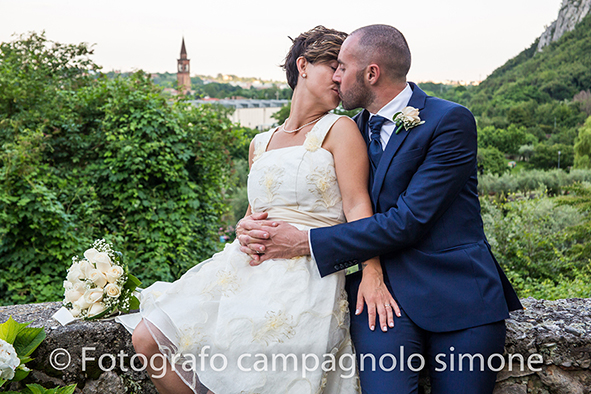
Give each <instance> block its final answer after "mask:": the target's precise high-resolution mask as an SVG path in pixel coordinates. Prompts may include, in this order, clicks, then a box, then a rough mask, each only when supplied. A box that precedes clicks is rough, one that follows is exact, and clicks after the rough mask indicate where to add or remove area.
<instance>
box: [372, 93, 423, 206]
mask: <svg viewBox="0 0 591 394" xmlns="http://www.w3.org/2000/svg"><path fill="white" fill-rule="evenodd" d="M409 85H410V87H411V89H412V90H413V93H412V96H411V98H410V101H409V102H408V106H410V107H415V108H417V109H418V110H419V111H420V110H422V109H423V108H424V107H425V99H426V98H427V95H426V94H425V92H423V91H422V90H421V89H419V87H418V86H417V85H415V84H414V83H412V82H409ZM412 132H415V131H414V130H413V129H410V130H408V131H407V130H405V129H404V128H402V130H400V132H398V134H392V135H391V136H390V140H389V141H388V145H386V149H385V150H384V154H383V156H382V158H381V159H380V164H379V165H378V168H377V169H376V172H375V174H374V176H373V183H372V185H373V186H372V188H371V199H372V201H373V202H374V204H375V206H376V207H377V205H378V197H379V195H380V191H381V190H382V185H383V184H384V180H385V179H386V174H387V172H388V168H389V167H390V163H391V162H392V160H393V159H394V156H396V153H397V152H398V151H399V149H400V146H401V145H402V143H403V142H404V140H405V139H406V137H407V136H408V134H409V133H412ZM365 134H367V133H365Z"/></svg>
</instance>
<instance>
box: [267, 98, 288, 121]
mask: <svg viewBox="0 0 591 394" xmlns="http://www.w3.org/2000/svg"><path fill="white" fill-rule="evenodd" d="M290 111H291V101H290V102H289V103H287V105H284V106H283V107H281V109H280V110H279V111H277V112H275V113H274V114H273V115H271V117H272V118H273V119H275V120H276V121H277V124H278V125H281V124H283V122H285V119H287V118H289V112H290Z"/></svg>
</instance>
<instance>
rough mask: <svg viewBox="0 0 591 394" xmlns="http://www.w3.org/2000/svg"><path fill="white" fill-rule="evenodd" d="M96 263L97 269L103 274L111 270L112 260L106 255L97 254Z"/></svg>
mask: <svg viewBox="0 0 591 394" xmlns="http://www.w3.org/2000/svg"><path fill="white" fill-rule="evenodd" d="M94 263H95V264H96V269H97V270H99V271H101V272H102V273H106V272H107V271H108V270H109V268H111V258H110V257H109V255H108V254H106V253H102V252H99V253H97V254H96V255H95V256H94Z"/></svg>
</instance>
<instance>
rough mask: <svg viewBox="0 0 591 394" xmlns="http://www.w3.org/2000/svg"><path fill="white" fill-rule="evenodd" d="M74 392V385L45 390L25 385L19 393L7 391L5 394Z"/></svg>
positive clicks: (65, 393)
mask: <svg viewBox="0 0 591 394" xmlns="http://www.w3.org/2000/svg"><path fill="white" fill-rule="evenodd" d="M74 391H76V385H75V384H72V385H70V386H67V387H55V388H52V389H46V388H45V387H43V386H41V385H39V384H27V387H26V388H24V389H22V390H21V391H7V392H6V394H73V393H74Z"/></svg>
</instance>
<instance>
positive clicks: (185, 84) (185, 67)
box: [176, 37, 191, 94]
mask: <svg viewBox="0 0 591 394" xmlns="http://www.w3.org/2000/svg"><path fill="white" fill-rule="evenodd" d="M177 63H178V67H177V73H176V80H177V83H178V86H179V93H182V94H187V93H188V92H189V91H190V90H191V76H190V75H189V72H190V67H189V63H190V60H189V59H187V49H186V48H185V37H183V43H182V45H181V58H180V59H178V60H177Z"/></svg>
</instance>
